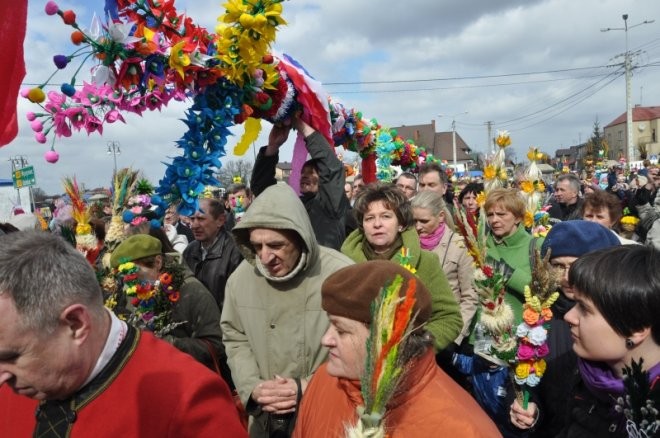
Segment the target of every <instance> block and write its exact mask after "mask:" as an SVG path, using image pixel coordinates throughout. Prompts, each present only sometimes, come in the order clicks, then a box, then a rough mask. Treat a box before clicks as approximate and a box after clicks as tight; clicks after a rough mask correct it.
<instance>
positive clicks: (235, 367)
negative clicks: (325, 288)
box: [221, 184, 353, 437]
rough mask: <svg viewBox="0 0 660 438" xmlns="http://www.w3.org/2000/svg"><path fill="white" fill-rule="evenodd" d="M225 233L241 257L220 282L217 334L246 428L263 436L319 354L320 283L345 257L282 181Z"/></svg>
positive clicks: (287, 412)
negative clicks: (326, 243) (325, 241)
mask: <svg viewBox="0 0 660 438" xmlns="http://www.w3.org/2000/svg"><path fill="white" fill-rule="evenodd" d="M232 233H233V235H234V238H235V240H236V243H237V245H238V247H239V250H240V251H241V253H242V254H243V256H244V257H245V260H244V261H243V262H242V263H241V264H240V265H239V266H238V268H237V269H236V271H234V273H233V274H232V275H231V277H229V280H228V282H227V288H226V290H225V293H226V296H225V303H224V308H223V311H222V318H221V327H222V331H223V342H224V345H225V349H226V352H227V357H228V363H229V367H230V368H231V372H232V377H233V380H234V383H235V384H236V389H237V390H238V393H239V395H240V398H241V401H242V402H243V403H244V404H245V406H246V409H247V411H248V413H249V414H250V425H249V431H250V436H251V437H267V436H269V432H272V429H273V428H274V427H277V425H278V424H277V422H278V421H280V420H282V419H285V420H288V417H291V416H292V415H293V414H294V413H295V409H296V404H297V400H298V399H299V396H300V395H302V392H304V390H305V388H306V386H307V381H308V380H309V378H310V377H311V375H312V374H313V373H314V371H315V370H316V368H317V367H318V366H319V365H321V364H322V363H323V362H324V361H325V359H326V357H327V350H326V349H325V348H324V347H322V346H321V337H322V336H323V334H324V332H325V330H326V329H327V328H328V325H329V323H328V319H327V316H326V314H325V312H324V311H323V309H322V308H321V284H322V283H323V281H324V280H325V279H326V277H328V276H329V275H330V274H332V273H333V272H335V271H337V270H339V269H340V268H342V267H345V266H347V265H350V264H352V263H353V262H352V261H351V260H350V259H349V258H348V257H346V256H345V255H343V254H341V253H339V252H338V251H335V250H332V249H330V248H326V247H323V246H320V245H318V244H317V242H316V238H315V237H314V231H313V229H312V226H311V223H310V220H309V215H308V214H307V211H306V210H305V207H304V206H303V204H302V202H301V201H300V199H299V198H298V196H297V195H296V194H295V192H294V191H293V190H292V189H291V188H290V187H289V186H287V185H284V184H277V185H274V186H270V187H268V188H267V189H266V190H265V191H264V192H263V193H261V194H260V195H259V196H258V197H257V198H256V199H255V200H254V202H253V203H252V205H251V206H250V209H249V210H248V211H247V212H246V213H245V215H244V216H243V218H242V220H241V222H239V223H238V224H237V225H236V226H235V227H234V229H233V230H232ZM287 416H288V417H287Z"/></svg>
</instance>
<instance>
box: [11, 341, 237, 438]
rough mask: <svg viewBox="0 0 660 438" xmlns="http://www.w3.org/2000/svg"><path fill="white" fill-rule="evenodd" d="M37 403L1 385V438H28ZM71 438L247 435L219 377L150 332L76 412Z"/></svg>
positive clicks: (226, 388) (33, 421) (30, 435)
mask: <svg viewBox="0 0 660 438" xmlns="http://www.w3.org/2000/svg"><path fill="white" fill-rule="evenodd" d="M37 406H38V402H37V401H36V400H31V399H28V398H26V397H22V396H19V395H16V394H14V393H13V392H12V390H11V389H10V388H9V387H8V386H7V385H3V386H2V387H0V437H11V438H23V437H25V438H28V437H32V433H33V431H34V428H35V423H36V422H35V410H36V408H37ZM70 436H71V437H73V438H76V437H85V438H87V437H94V438H103V437H108V438H110V437H113V438H115V437H122V438H133V437H135V438H137V437H140V438H151V437H153V438H163V437H172V438H175V437H176V438H181V437H231V438H234V437H247V432H246V431H245V429H244V428H243V426H242V425H241V423H240V421H239V418H238V414H237V411H236V407H235V405H234V402H233V400H232V396H231V394H230V392H229V388H228V387H227V385H226V384H225V383H224V381H223V380H222V379H220V378H219V377H218V375H216V374H214V373H213V372H211V371H210V370H208V369H207V368H206V367H204V366H203V365H201V364H200V363H198V362H197V361H196V360H195V359H193V358H192V357H191V356H189V355H187V354H185V353H181V352H180V351H178V350H177V349H176V348H174V347H172V346H171V345H169V344H167V343H166V342H164V341H161V340H159V339H156V338H155V337H154V336H153V335H151V334H150V333H142V334H141V338H140V339H139V341H138V345H137V348H136V349H135V351H134V353H133V354H132V356H131V357H130V359H129V360H128V361H127V362H126V365H125V366H124V368H123V369H122V370H120V372H119V374H118V375H117V377H116V378H115V379H114V380H112V379H110V380H109V386H108V387H107V388H106V389H105V390H103V392H101V393H100V394H99V395H98V396H96V398H94V399H92V401H91V402H90V403H89V404H88V405H87V406H84V407H83V408H81V409H80V410H79V411H78V412H77V418H76V420H75V422H74V423H73V427H72V429H71V432H70Z"/></svg>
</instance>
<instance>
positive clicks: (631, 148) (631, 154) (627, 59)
mask: <svg viewBox="0 0 660 438" xmlns="http://www.w3.org/2000/svg"><path fill="white" fill-rule="evenodd" d="M621 18H623V27H607V28H604V29H601V30H600V31H601V32H609V31H610V30H622V31H624V32H625V34H626V52H625V53H624V67H625V69H626V131H627V132H626V137H627V138H626V140H627V145H628V166H630V163H631V162H632V161H633V160H634V159H635V145H634V144H633V126H632V125H633V115H632V99H631V96H630V94H631V93H630V89H631V87H632V84H631V82H632V78H631V76H632V61H631V56H630V55H631V54H630V51H629V50H628V29H632V28H634V27H637V26H641V25H642V24H651V23H653V22H655V20H644V21H642V22H641V23H637V24H635V25H633V26H628V14H623V15H622V16H621Z"/></svg>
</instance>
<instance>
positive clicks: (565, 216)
mask: <svg viewBox="0 0 660 438" xmlns="http://www.w3.org/2000/svg"><path fill="white" fill-rule="evenodd" d="M583 203H584V200H583V199H582V198H578V200H577V202H576V203H575V204H571V205H566V204H560V203H559V202H557V201H552V203H551V204H550V210H548V214H549V215H550V218H551V219H555V221H557V220H560V221H573V220H577V219H582V204H583Z"/></svg>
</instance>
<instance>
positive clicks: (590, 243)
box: [541, 220, 621, 258]
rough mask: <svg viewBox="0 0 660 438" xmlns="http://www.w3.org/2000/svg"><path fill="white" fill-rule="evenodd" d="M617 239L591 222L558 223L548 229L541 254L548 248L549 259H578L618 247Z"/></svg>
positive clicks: (597, 224)
mask: <svg viewBox="0 0 660 438" xmlns="http://www.w3.org/2000/svg"><path fill="white" fill-rule="evenodd" d="M620 244H621V243H620V242H619V239H618V237H617V236H616V234H614V233H613V232H612V231H611V230H609V229H607V228H605V227H604V226H602V225H601V224H599V223H596V222H591V221H583V220H577V221H565V222H559V223H557V224H555V225H553V227H552V228H551V229H550V231H549V232H548V235H547V236H546V237H545V240H544V241H543V245H542V246H541V254H542V255H545V253H546V252H547V251H548V248H550V249H551V250H552V252H551V254H550V257H552V258H555V257H564V256H571V257H580V256H582V255H584V254H586V253H589V252H592V251H596V250H597V249H603V248H609V247H610V246H616V245H620Z"/></svg>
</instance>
